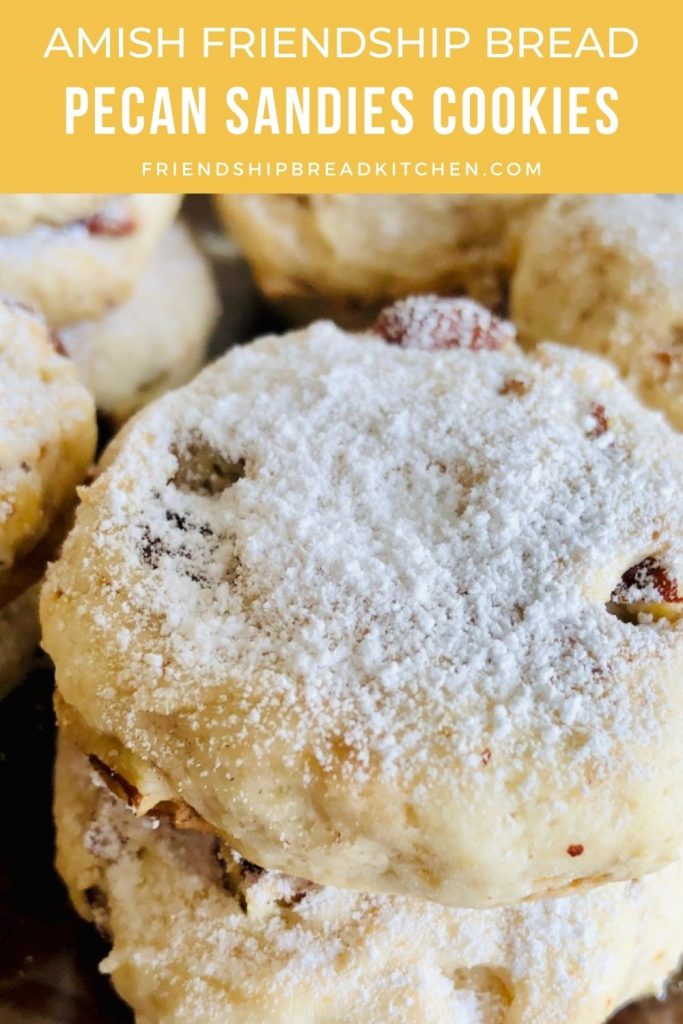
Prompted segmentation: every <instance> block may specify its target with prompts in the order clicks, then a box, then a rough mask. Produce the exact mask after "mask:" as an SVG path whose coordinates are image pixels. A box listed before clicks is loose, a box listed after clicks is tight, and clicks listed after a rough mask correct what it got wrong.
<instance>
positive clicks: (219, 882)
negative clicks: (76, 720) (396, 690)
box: [55, 744, 683, 1024]
mask: <svg viewBox="0 0 683 1024" xmlns="http://www.w3.org/2000/svg"><path fill="white" fill-rule="evenodd" d="M55 813H56V822H57V866H58V869H59V871H60V872H61V874H62V876H63V877H64V879H65V881H66V883H67V886H68V887H69V890H70V894H71V897H72V899H73V901H74V903H75V905H76V907H77V909H78V910H79V912H80V913H81V914H82V915H83V916H84V917H85V918H87V919H89V920H92V921H94V922H95V923H96V924H97V925H98V926H99V928H100V929H101V930H102V932H103V933H104V934H105V935H106V936H107V937H108V938H109V940H110V941H111V943H112V950H111V952H110V954H109V955H108V957H107V958H106V960H105V961H104V962H103V964H102V970H103V971H105V972H106V973H108V974H111V976H112V980H113V982H114V985H115V986H116V988H117V990H118V991H119V993H120V994H121V995H122V996H123V998H124V999H125V1000H127V1001H128V1002H129V1003H130V1005H131V1006H132V1008H133V1010H134V1011H135V1015H136V1021H137V1024H156V1022H157V1021H161V1020H163V1021H164V1024H206V1022H208V1021H216V1022H218V1021H230V1022H231V1024H262V1022H264V1021H268V1024H291V1022H293V1021H296V1024H348V1022H350V1021H373V1022H374V1021H377V1022H379V1021H381V1022H382V1024H444V1022H445V1021H449V1022H451V1024H566V1022H567V1021H571V1022H572V1024H602V1022H603V1021H604V1019H605V1018H606V1017H607V1016H608V1015H609V1014H610V1012H611V1011H612V1010H614V1009H615V1008H616V1007H617V1006H618V1005H620V1004H621V1003H623V1002H625V1001H627V1000H630V999H634V998H637V997H638V996H641V995H643V994H648V993H650V992H655V993H659V992H660V991H661V989H662V986H663V984H664V982H665V981H666V976H667V974H668V972H669V971H671V970H672V969H673V968H674V967H675V965H676V963H677V961H678V957H679V953H680V950H681V948H682V947H683V916H682V915H681V913H680V906H681V900H682V899H683V867H682V866H681V864H680V862H679V863H676V864H673V865H670V866H669V867H667V868H665V869H664V870H663V871H661V872H659V873H657V874H654V875H649V876H646V877H645V878H642V879H641V880H639V881H637V882H635V881H634V882H615V883H611V884H609V885H605V886H600V887H598V888H596V889H593V890H591V891H590V892H587V893H582V894H580V895H575V896H569V897H567V898H562V899H548V900H540V901H536V902H533V903H526V904H522V905H520V906H517V907H511V908H503V909H500V908H499V909H491V910H458V909H453V908H446V907H441V906H438V905H437V904H434V903H431V902H429V901H425V900H416V899H406V898H401V897H391V896H367V895H362V894H357V893H351V892H348V891H346V890H341V889H333V888H324V887H320V886H316V885H313V884H311V883H309V882H306V881H305V880H303V879H300V878H299V879H297V878H291V877H287V876H285V875H278V874H277V873H274V872H267V871H266V872H264V871H262V870H261V869H260V868H257V867H256V866H255V865H253V864H249V863H248V862H246V861H244V860H242V859H241V858H240V857H239V856H238V855H236V854H234V853H233V851H231V850H229V849H227V848H221V847H220V846H218V845H217V844H216V842H215V841H214V840H213V838H212V837H211V836H207V835H199V834H197V833H188V832H185V833H181V832H178V831H175V830H174V829H173V828H172V827H171V826H169V825H168V824H167V823H165V822H162V823H161V824H160V823H159V822H158V821H156V822H151V821H148V820H142V821H140V820H136V819H135V818H134V817H133V815H132V814H130V813H129V812H128V811H127V809H126V808H125V806H124V805H122V804H120V803H118V802H117V801H116V800H115V799H114V798H113V797H112V796H111V794H110V793H109V792H108V790H107V789H106V788H104V786H103V785H102V784H101V783H99V784H98V782H97V781H96V780H95V779H94V778H93V773H92V772H90V771H89V766H88V763H87V760H86V759H85V758H84V757H83V755H81V754H79V753H78V752H76V751H75V750H74V749H73V748H72V747H69V746H68V745H66V744H62V746H61V749H60V752H59V755H58V761H57V774H56V806H55ZM153 826H158V827H153Z"/></svg>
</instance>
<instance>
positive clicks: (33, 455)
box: [0, 299, 95, 697]
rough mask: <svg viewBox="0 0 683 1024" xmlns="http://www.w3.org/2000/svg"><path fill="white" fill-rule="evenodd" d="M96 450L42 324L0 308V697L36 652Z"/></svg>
mask: <svg viewBox="0 0 683 1024" xmlns="http://www.w3.org/2000/svg"><path fill="white" fill-rule="evenodd" d="M94 450H95V411H94V408H93V403H92V399H91V397H90V395H89V394H88V392H87V391H86V389H85V388H84V387H83V385H82V384H80V383H79V382H78V380H77V377H76V371H75V369H74V367H73V366H72V364H71V363H70V362H69V361H68V360H67V359H65V358H64V357H63V356H61V355H59V354H58V352H56V351H55V348H54V346H53V344H52V340H51V338H50V334H49V332H48V330H47V327H46V326H45V323H44V321H43V320H42V319H41V318H40V317H39V316H35V315H33V314H31V313H30V312H28V311H27V310H25V309H24V308H22V307H21V306H18V305H16V304H14V303H11V302H8V301H5V300H1V299H0V697H3V696H4V695H5V694H6V693H7V691H8V690H9V689H10V688H11V687H12V686H13V685H14V684H15V683H16V682H18V681H19V679H20V678H21V676H22V675H23V673H24V671H25V669H26V667H27V664H28V662H29V660H30V658H31V656H32V654H33V651H34V650H35V648H36V646H37V644H38V617H37V601H38V593H37V586H36V584H37V581H38V580H39V578H40V576H41V574H42V571H43V569H44V567H45V564H46V562H47V559H48V557H50V555H51V554H53V553H54V550H55V545H56V544H57V542H58V540H59V538H60V535H61V533H62V532H63V531H64V529H65V525H66V522H65V521H66V519H67V518H68V515H69V512H70V509H71V506H72V505H73V501H74V499H75V491H76V485H77V484H78V483H79V481H80V480H81V479H82V478H83V476H84V474H85V471H86V469H87V468H88V466H89V464H90V461H91V459H92V457H93V454H94Z"/></svg>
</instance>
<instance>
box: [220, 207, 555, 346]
mask: <svg viewBox="0 0 683 1024" xmlns="http://www.w3.org/2000/svg"><path fill="white" fill-rule="evenodd" d="M545 201H546V197H545V196H529V195H443V196H430V195H395V196H394V195H253V196H239V195H221V196H217V197H216V202H217V208H218V212H219V214H220V215H221V217H222V219H223V221H224V223H225V225H226V227H227V228H228V230H229V231H230V232H231V234H233V235H234V237H235V239H236V241H237V242H238V243H239V245H240V246H241V248H242V250H243V251H244V254H245V256H246V257H247V259H248V260H249V262H250V264H251V266H252V269H253V271H254V276H255V278H256V280H257V282H258V284H259V286H260V287H261V289H262V291H263V292H264V294H265V295H266V296H267V297H268V298H269V299H270V300H271V301H272V302H273V303H274V304H275V305H276V306H277V307H278V308H279V309H281V310H282V311H283V312H284V314H285V316H286V317H287V318H288V319H290V320H292V321H294V322H295V323H304V322H309V321H310V320H312V319H314V318H315V317H319V316H331V317H332V318H333V319H335V320H336V321H337V322H338V323H342V324H345V325H349V326H367V324H368V323H370V322H372V319H373V318H374V316H375V315H376V313H377V310H378V308H381V307H382V306H383V305H386V304H387V303H388V302H391V301H392V300H393V299H396V298H400V297H402V296H405V295H409V294H411V293H418V292H439V293H441V294H445V295H452V294H455V295H458V294H465V295H470V296H472V297H473V298H475V299H477V300H478V301H479V302H482V303H484V304H485V305H487V306H489V307H490V308H491V309H494V310H500V309H501V308H504V307H505V305H506V302H507V293H508V285H509V281H510V276H511V274H512V271H513V269H514V267H515V264H516V261H517V255H518V252H519V248H520V245H521V242H522V239H523V237H524V234H525V232H526V229H527V226H528V224H529V223H530V221H531V219H532V217H533V215H534V213H535V212H536V211H537V210H539V209H542V207H543V205H544V204H545Z"/></svg>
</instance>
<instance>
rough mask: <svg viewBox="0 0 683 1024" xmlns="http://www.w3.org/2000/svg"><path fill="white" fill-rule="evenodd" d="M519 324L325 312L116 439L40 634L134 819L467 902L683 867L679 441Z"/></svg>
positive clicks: (422, 312)
mask: <svg viewBox="0 0 683 1024" xmlns="http://www.w3.org/2000/svg"><path fill="white" fill-rule="evenodd" d="M513 335H514V332H513V330H512V327H511V325H509V324H504V323H501V322H500V321H497V320H496V319H495V318H493V317H492V316H491V315H490V314H489V313H487V312H486V311H485V310H483V309H482V308H481V307H478V306H476V305H475V304H474V303H472V302H470V301H468V300H448V299H441V300H438V299H434V298H429V297H423V298H421V299H416V300H411V301H406V302H402V303H399V304H397V306H396V307H393V308H392V309H390V310H388V311H386V312H385V313H384V314H383V315H382V316H381V317H380V319H379V321H378V324H377V328H376V332H374V333H367V334H365V335H351V334H347V333H345V332H344V331H341V330H339V329H338V328H336V327H335V326H334V325H333V324H331V323H327V322H321V323H317V324H314V325H312V326H311V327H310V328H309V329H308V330H305V331H301V332H299V333H293V334H290V335H286V336H284V337H269V338H265V339H261V340H260V341H257V342H255V343H253V344H251V345H248V346H245V347H241V348H238V349H235V350H233V351H231V352H230V353H228V355H226V356H225V357H224V358H223V359H221V360H219V361H218V362H216V363H215V364H214V365H213V366H211V367H209V368H208V369H207V370H205V371H203V372H202V373H201V374H200V375H199V377H197V378H196V379H195V380H194V381H193V382H192V383H191V384H190V385H188V386H187V387H185V388H182V389H180V390H178V391H176V392H174V393H172V394H170V395H166V396H164V397H163V398H161V399H160V400H159V401H157V402H156V403H154V405H153V406H152V407H150V408H148V409H147V410H144V411H143V412H142V413H140V414H139V415H138V416H137V417H136V418H135V420H133V421H132V422H131V423H130V424H129V425H128V426H127V427H126V429H125V430H124V432H123V434H122V435H120V436H119V438H118V439H117V440H116V441H115V442H114V445H113V447H112V448H111V449H110V450H109V453H108V456H107V459H106V461H105V465H104V467H103V469H104V471H103V472H102V473H101V475H100V476H99V477H98V479H97V481H96V482H95V483H94V484H93V486H92V487H90V488H88V491H87V492H86V494H85V495H84V500H83V502H82V504H81V506H80V508H79V511H78V519H77V525H76V528H75V529H74V530H73V531H72V533H71V534H70V536H69V538H68V540H67V542H66V545H65V547H64V551H63V555H62V558H61V560H60V561H59V562H58V563H57V564H56V565H54V566H53V567H52V568H51V571H50V573H49V577H48V582H47V585H46V587H45V588H44V590H43V594H42V599H41V619H42V625H43V637H44V644H45V646H46V649H47V650H48V652H49V653H50V655H51V656H52V658H53V660H54V662H55V665H56V671H57V684H58V691H59V698H58V710H59V715H60V718H61V720H62V722H63V724H64V725H65V727H66V729H67V730H68V731H69V732H70V734H71V735H72V736H73V737H74V738H75V739H76V740H77V742H78V743H79V745H80V746H81V747H82V749H84V750H86V751H87V752H89V753H94V754H96V755H97V756H98V757H99V758H100V760H102V761H103V762H105V763H106V764H107V765H108V766H109V767H110V768H111V769H113V770H114V771H116V772H118V773H119V774H120V775H121V776H123V777H124V778H125V780H126V781H127V784H128V785H129V787H130V788H133V789H135V790H137V794H136V796H135V801H136V803H137V806H138V809H139V810H140V811H144V810H146V809H148V808H149V807H150V806H154V805H155V804H158V803H162V804H165V805H168V804H169V803H173V804H174V805H175V806H176V809H177V811H178V813H179V814H180V815H181V817H184V816H190V817H191V816H192V815H194V816H195V817H196V816H198V817H199V818H200V819H203V820H204V821H205V822H207V823H208V824H209V825H210V827H211V828H212V829H214V830H215V831H217V832H219V833H220V834H221V835H222V836H223V837H224V838H225V839H226V841H228V842H230V844H231V845H232V846H233V847H235V848H236V849H237V850H239V851H240V853H241V854H243V855H244V856H245V857H247V858H248V859H249V860H251V861H254V862H255V863H258V864H261V865H263V866H265V867H268V868H272V869H277V870H280V871H284V872H286V873H288V874H292V875H301V876H304V877H307V878H312V879H313V880H314V881H316V882H320V883H325V884H330V885H337V886H341V887H348V888H351V889H356V890H359V891H378V892H391V893H397V894H399V895H413V896H424V897H429V898H431V899H434V900H438V901H441V902H443V903H449V904H453V905H460V906H466V905H473V906H490V905H496V904H501V903H513V902H515V901H518V900H520V899H523V898H527V897H538V896H543V895H549V894H554V893H559V892H563V891H567V890H572V891H575V890H576V889H577V888H578V887H580V886H582V885H594V884H596V883H598V882H602V881H605V880H606V879H612V878H614V879H619V878H629V877H636V876H639V875H640V874H642V873H644V872H646V871H650V870H654V869H656V868H658V867H660V866H663V865H665V864H666V863H668V862H670V861H673V860H675V859H677V858H678V855H679V852H680V849H681V841H682V840H683V820H682V819H681V815H680V813H679V809H680V781H681V779H682V778H683V743H682V742H681V740H682V731H683V730H682V727H681V722H682V721H683V718H682V713H683V691H682V690H681V687H680V674H681V667H682V663H683V624H682V623H681V622H672V621H670V619H675V618H676V617H677V615H678V614H679V612H680V611H683V603H682V602H681V597H680V594H679V590H678V583H677V580H678V579H680V578H681V573H682V572H683V564H682V562H683V523H682V522H681V516H680V509H681V507H682V506H683V450H682V449H681V445H680V442H679V438H678V436H677V435H676V434H675V433H674V432H673V431H672V430H670V428H669V427H668V426H667V425H666V424H665V423H664V422H663V420H662V418H661V417H660V416H658V415H656V414H654V413H650V412H648V411H647V410H645V409H644V408H643V407H642V406H641V405H640V404H639V403H638V402H637V401H636V399H635V398H634V397H633V396H632V395H631V393H630V392H629V390H628V389H627V388H626V386H625V385H624V384H623V383H622V382H621V381H620V380H619V378H618V376H617V374H616V373H615V371H614V369H613V368H612V367H611V366H610V365H609V364H607V363H605V362H603V361H601V360H598V359H595V358H594V357H589V356H587V355H585V354H583V353H579V352H576V351H574V350H572V349H570V348H568V347H566V346H556V345H543V346H540V347H539V349H538V351H537V352H536V353H535V354H534V355H526V354H524V353H522V352H521V351H520V350H519V349H518V348H517V346H516V345H515V344H514V342H513V341H512V338H513ZM94 660H95V661H96V663H97V671H96V673H95V674H93V663H94Z"/></svg>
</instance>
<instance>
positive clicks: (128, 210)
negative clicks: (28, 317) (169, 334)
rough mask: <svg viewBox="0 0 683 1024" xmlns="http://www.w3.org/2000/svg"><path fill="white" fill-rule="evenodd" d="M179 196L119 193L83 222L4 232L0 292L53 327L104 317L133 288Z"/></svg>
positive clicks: (176, 204) (167, 224) (164, 228)
mask: <svg viewBox="0 0 683 1024" xmlns="http://www.w3.org/2000/svg"><path fill="white" fill-rule="evenodd" d="M180 198H181V197H180V196H177V195H141V194H140V195H137V194H136V195H127V196H119V197H117V198H115V199H112V200H111V201H110V202H109V203H107V205H106V206H104V207H102V208H101V209H100V210H99V211H98V212H97V213H95V214H93V215H92V216H90V217H87V218H86V219H85V220H79V221H76V222H74V223H71V224H66V225H61V226H57V227H54V226H52V225H49V224H38V225H36V226H34V227H33V228H31V230H29V231H26V232H25V233H24V234H22V235H12V236H11V237H0V292H4V293H5V294H6V295H11V296H13V297H14V298H16V299H19V300H20V301H22V302H25V303H27V304H28V305H30V306H34V307H35V308H36V309H39V310H40V311H41V312H42V313H44V314H45V316H46V318H47V319H48V321H49V322H50V323H51V324H52V325H53V326H55V327H61V326H63V325H64V324H68V323H74V322H76V321H78V320H88V319H91V318H93V319H96V318H97V317H100V316H102V315H103V314H104V313H106V311H107V310H108V309H109V307H110V306H112V305H116V304H117V303H120V302H123V301H124V300H125V299H126V298H127V297H128V295H129V294H130V292H131V291H132V289H133V287H134V286H135V283H136V282H137V280H138V278H139V277H140V275H141V273H142V271H143V269H144V267H145V264H146V263H147V260H148V259H149V257H150V256H151V254H152V251H153V250H154V247H155V246H156V244H157V243H158V241H159V240H160V238H161V236H162V235H163V233H164V232H165V231H166V229H167V228H168V226H169V225H170V223H171V222H172V220H173V218H174V217H175V215H176V213H177V210H178V207H179V205H180Z"/></svg>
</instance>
